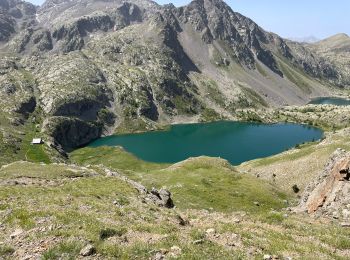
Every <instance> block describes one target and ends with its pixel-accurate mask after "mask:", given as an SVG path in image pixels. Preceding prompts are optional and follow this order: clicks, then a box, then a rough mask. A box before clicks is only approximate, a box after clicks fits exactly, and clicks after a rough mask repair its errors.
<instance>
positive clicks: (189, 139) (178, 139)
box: [89, 121, 323, 165]
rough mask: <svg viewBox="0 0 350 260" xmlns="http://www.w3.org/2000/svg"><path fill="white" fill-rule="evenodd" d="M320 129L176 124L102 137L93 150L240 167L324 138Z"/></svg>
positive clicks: (156, 159)
mask: <svg viewBox="0 0 350 260" xmlns="http://www.w3.org/2000/svg"><path fill="white" fill-rule="evenodd" d="M322 136H323V132H322V130H320V129H317V128H314V127H310V126H304V125H298V124H284V123H283V124H258V123H244V122H226V121H224V122H214V123H204V124H185V125H174V126H172V127H171V129H170V130H169V131H159V132H146V133H140V134H128V135H115V136H108V137H103V138H100V139H98V140H96V141H94V142H92V143H91V144H89V146H90V147H98V146H104V145H107V146H122V147H123V148H124V149H125V150H127V151H129V152H131V153H132V154H134V155H136V156H137V157H138V158H141V159H143V160H145V161H150V162H167V163H174V162H179V161H182V160H184V159H187V158H189V157H195V156H201V155H207V156H213V157H221V158H224V159H227V160H228V161H229V162H230V163H232V164H234V165H237V164H240V163H242V162H244V161H248V160H252V159H256V158H261V157H266V156H270V155H274V154H277V153H280V152H283V151H285V150H287V149H288V148H291V147H294V146H295V145H297V144H301V143H303V142H308V141H313V140H318V139H320V138H322Z"/></svg>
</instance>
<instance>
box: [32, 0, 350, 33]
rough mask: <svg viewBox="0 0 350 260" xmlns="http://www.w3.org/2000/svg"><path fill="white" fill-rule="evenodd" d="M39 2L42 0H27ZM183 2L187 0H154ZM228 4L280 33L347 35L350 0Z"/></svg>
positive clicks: (268, 0) (237, 0) (258, 0)
mask: <svg viewBox="0 0 350 260" xmlns="http://www.w3.org/2000/svg"><path fill="white" fill-rule="evenodd" d="M30 2H32V3H35V4H41V3H42V2H44V1H43V0H30ZM156 2H158V3H159V4H166V3H170V2H172V3H173V4H174V5H176V6H181V5H186V4H187V3H189V2H190V0H156ZM226 3H227V4H229V5H230V6H231V8H232V9H233V10H234V11H236V12H239V13H241V14H243V15H246V16H248V17H249V18H251V19H253V20H254V21H255V22H257V23H258V24H259V25H260V26H262V27H263V28H264V29H266V30H268V31H272V32H275V33H277V34H279V35H281V36H283V37H287V38H288V37H307V36H315V37H317V38H320V39H322V38H326V37H328V36H331V35H334V34H336V33H347V34H348V35H350V0H227V1H226Z"/></svg>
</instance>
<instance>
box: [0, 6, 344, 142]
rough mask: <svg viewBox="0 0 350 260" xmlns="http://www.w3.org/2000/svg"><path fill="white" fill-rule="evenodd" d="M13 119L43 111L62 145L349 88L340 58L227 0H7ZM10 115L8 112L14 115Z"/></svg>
mask: <svg viewBox="0 0 350 260" xmlns="http://www.w3.org/2000/svg"><path fill="white" fill-rule="evenodd" d="M0 7H1V9H0V10H1V11H0V25H1V26H0V28H1V29H0V47H1V49H0V55H1V63H0V66H1V68H0V69H1V70H0V71H1V76H0V87H1V92H0V93H1V101H0V106H1V107H2V108H3V111H6V113H4V114H3V115H1V116H2V117H4V120H10V118H12V119H13V118H20V119H21V120H22V121H23V120H24V121H25V120H26V118H27V117H28V115H29V114H30V113H32V112H33V111H36V112H37V113H38V114H40V117H41V118H42V119H43V120H42V129H43V130H44V131H45V132H46V133H47V134H48V135H49V136H53V137H54V139H55V141H56V142H57V143H59V144H61V145H62V146H63V147H64V148H74V147H77V146H81V145H84V144H86V143H88V142H89V141H91V140H92V139H94V138H97V137H98V136H100V135H101V134H103V133H104V134H108V133H113V132H114V131H116V129H117V130H118V131H132V130H144V129H152V128H154V127H156V126H157V125H158V124H169V123H172V122H183V121H189V120H191V121H198V120H205V119H207V118H211V119H213V118H214V119H215V118H228V119H235V118H237V114H238V111H239V110H240V109H245V108H261V107H267V106H272V107H274V106H281V105H286V104H302V103H306V102H307V101H308V100H309V98H310V97H311V96H316V95H325V94H329V93H330V92H331V88H330V87H329V85H333V86H343V87H346V86H349V80H348V79H349V77H346V76H345V75H346V73H344V72H343V69H342V68H341V67H340V66H336V65H334V64H333V61H332V60H331V59H328V58H327V57H324V56H322V57H320V56H319V55H316V54H315V52H314V51H313V50H312V49H311V47H309V46H304V45H301V44H298V43H295V42H292V41H288V40H284V39H282V38H280V37H279V36H277V35H275V34H272V33H268V32H266V31H264V30H263V29H262V28H261V27H259V26H258V25H257V24H255V23H254V22H253V21H252V20H250V19H249V18H246V17H244V16H242V15H240V14H238V13H235V12H234V11H232V9H231V8H230V7H229V6H228V5H226V4H225V3H224V2H223V1H221V0H195V1H193V2H191V3H190V4H189V5H187V6H184V7H180V8H176V7H174V6H173V5H166V6H159V5H157V4H156V3H154V2H152V1H148V0H132V1H129V2H125V1H121V0H108V1H91V0H81V1H77V0H73V1H68V0H67V1H66V0H49V1H46V2H45V3H44V4H43V5H42V6H41V7H40V8H36V7H35V6H33V5H31V4H28V3H25V2H21V1H14V0H1V1H0ZM12 119H11V120H12Z"/></svg>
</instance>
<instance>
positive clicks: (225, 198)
mask: <svg viewBox="0 0 350 260" xmlns="http://www.w3.org/2000/svg"><path fill="white" fill-rule="evenodd" d="M71 158H72V160H73V161H75V162H77V163H79V164H83V165H86V164H94V163H96V164H97V162H98V163H100V164H103V165H105V166H107V167H109V168H112V169H114V170H116V171H122V172H123V173H124V174H125V175H127V176H129V177H130V178H131V179H134V180H136V181H139V182H141V183H142V184H144V185H146V186H147V187H148V188H152V187H157V188H161V187H163V186H164V187H167V188H168V189H169V190H170V191H171V192H172V194H173V198H174V201H175V204H176V205H178V207H179V208H182V209H189V208H194V209H203V208H205V209H214V210H218V211H223V212H230V211H233V210H245V211H250V212H260V211H266V210H269V209H271V208H276V209H280V208H282V207H283V206H284V205H283V202H282V201H283V200H284V199H285V198H286V197H285V195H283V194H282V193H280V192H279V191H278V190H277V189H276V188H275V187H273V186H271V185H270V184H268V183H265V182H261V181H260V180H257V179H256V178H255V177H252V176H250V175H244V174H240V173H238V172H236V171H235V170H234V168H233V167H232V166H231V165H230V164H229V163H227V162H226V161H224V160H221V159H215V158H209V157H200V158H196V159H193V160H188V161H185V162H183V163H179V164H177V165H174V166H171V167H168V165H163V164H155V163H148V162H144V161H141V160H138V159H137V158H135V157H134V156H132V155H131V154H129V153H126V152H125V151H123V150H121V149H120V148H111V147H109V148H107V147H101V148H83V149H79V150H77V151H74V152H73V153H72V154H71ZM213 194H215V196H213ZM254 202H259V204H260V206H256V205H254Z"/></svg>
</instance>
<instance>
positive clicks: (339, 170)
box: [297, 149, 350, 223]
mask: <svg viewBox="0 0 350 260" xmlns="http://www.w3.org/2000/svg"><path fill="white" fill-rule="evenodd" d="M349 194H350V153H347V152H346V151H344V150H341V149H338V150H337V151H336V152H334V154H333V155H332V157H331V158H330V160H329V162H328V163H327V165H326V166H325V169H324V171H323V172H322V173H320V175H319V176H318V177H317V178H316V180H315V181H314V182H312V183H310V184H309V185H308V186H307V188H306V189H305V192H304V194H303V196H302V199H301V202H300V205H299V206H298V208H297V211H306V212H307V213H309V214H316V215H324V216H328V217H333V218H335V219H340V220H341V221H343V222H344V223H350V198H349Z"/></svg>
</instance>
